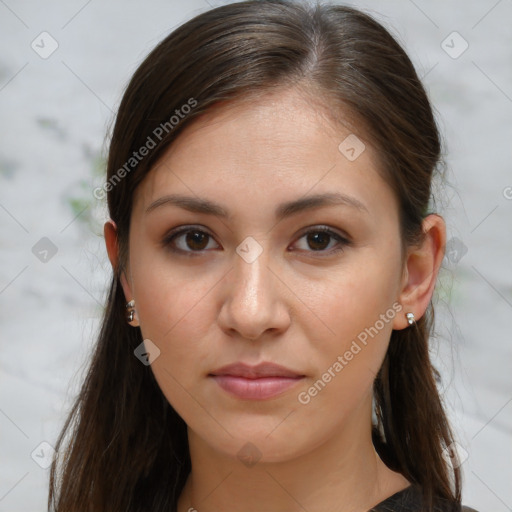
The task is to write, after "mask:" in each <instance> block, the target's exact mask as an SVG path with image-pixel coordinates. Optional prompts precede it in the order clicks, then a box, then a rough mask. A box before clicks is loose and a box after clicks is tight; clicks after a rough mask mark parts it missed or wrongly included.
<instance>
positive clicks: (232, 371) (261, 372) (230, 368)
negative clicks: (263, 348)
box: [210, 362, 304, 379]
mask: <svg viewBox="0 0 512 512" xmlns="http://www.w3.org/2000/svg"><path fill="white" fill-rule="evenodd" d="M210 375H212V376H221V375H229V376H232V377H243V378H244V379H261V378H265V377H286V378H291V379H294V378H300V377H304V375H303V374H301V373H298V372H295V371H293V370H290V369H289V368H286V367H284V366H281V365H278V364H275V363H268V362H264V363H260V364H258V365H256V366H250V365H248V364H245V363H241V362H238V363H233V364H229V365H227V366H223V367H222V368H218V369H217V370H214V371H213V372H211V373H210Z"/></svg>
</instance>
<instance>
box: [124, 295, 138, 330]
mask: <svg viewBox="0 0 512 512" xmlns="http://www.w3.org/2000/svg"><path fill="white" fill-rule="evenodd" d="M126 309H127V313H126V320H127V321H128V323H129V324H130V325H131V326H132V327H137V325H138V322H137V318H136V312H135V300H133V299H132V300H131V301H130V302H127V303H126Z"/></svg>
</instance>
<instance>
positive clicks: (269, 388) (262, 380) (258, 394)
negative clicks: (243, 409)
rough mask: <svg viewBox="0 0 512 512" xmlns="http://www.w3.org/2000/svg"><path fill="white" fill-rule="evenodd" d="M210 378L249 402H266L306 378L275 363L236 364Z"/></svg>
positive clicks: (216, 371) (215, 372)
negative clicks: (265, 400)
mask: <svg viewBox="0 0 512 512" xmlns="http://www.w3.org/2000/svg"><path fill="white" fill-rule="evenodd" d="M209 376H210V377H212V378H213V379H214V380H215V381H216V382H217V384H218V385H219V386H220V387H221V388H222V389H224V390H225V391H227V392H228V393H231V394H232V395H234V396H237V397H239V398H243V399H249V400H264V399H266V398H271V397H273V396H276V395H279V394H280V393H283V392H284V391H285V390H287V389H289V388H290V387H292V386H294V385H295V384H296V383H297V382H298V381H299V380H301V379H302V378H303V377H305V375H301V374H299V373H297V372H295V371H293V370H290V369H288V368H285V367H284V366H280V365H277V364H274V363H260V364H258V365H256V366H249V365H247V364H245V363H235V364H230V365H227V366H223V367H222V368H219V369H218V370H215V371H213V372H212V373H210V374H209Z"/></svg>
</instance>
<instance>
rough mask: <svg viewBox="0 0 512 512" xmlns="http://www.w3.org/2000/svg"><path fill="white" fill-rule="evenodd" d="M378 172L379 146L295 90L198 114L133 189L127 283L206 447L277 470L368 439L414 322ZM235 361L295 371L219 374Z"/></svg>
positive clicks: (165, 385)
mask: <svg viewBox="0 0 512 512" xmlns="http://www.w3.org/2000/svg"><path fill="white" fill-rule="evenodd" d="M347 137H349V138H348V139H347V140H345V139H346V138H347ZM362 137H363V136H362V135H361V134H359V138H360V139H362ZM344 141H345V142H344ZM340 144H341V147H340ZM377 165H378V154H376V152H374V150H373V149H372V148H371V147H370V146H369V144H368V143H367V144H366V148H364V147H363V146H362V145H361V140H358V139H356V138H354V135H353V134H351V133H350V131H349V130H348V129H346V130H344V129H342V128H340V127H339V126H334V125H332V124H331V123H329V122H328V121H326V119H325V118H324V117H322V116H321V115H319V114H318V112H317V111H315V109H314V107H312V103H311V102H308V101H307V100H306V99H304V96H300V95H299V94H298V93H297V92H296V91H286V92H281V93H279V94H277V93H276V94H273V95H269V96H267V97H265V99H264V100H260V101H259V102H253V103H245V104H239V105H238V106H235V107H230V108H229V109H219V110H218V111H215V112H214V113H213V114H209V115H208V116H206V117H203V118H201V119H199V120H198V121H197V122H195V123H194V124H193V125H191V126H190V127H189V128H188V129H187V130H185V131H184V132H183V134H182V135H180V137H179V138H178V139H177V141H176V142H175V144H174V145H173V146H172V147H171V148H170V150H169V151H168V152H167V153H166V155H165V156H164V158H163V159H162V160H161V161H160V162H159V164H158V166H157V167H155V168H154V169H152V171H151V172H150V173H149V174H148V176H147V177H146V178H145V180H144V181H143V182H142V184H141V185H140V187H139V188H138V189H137V191H136V196H135V198H134V209H133V212H132V220H131V227H130V246H129V252H130V258H129V269H128V272H127V280H123V286H124V290H125V294H126V298H127V300H130V299H132V298H133V299H135V302H136V309H137V315H138V319H139V321H140V328H141V331H142V336H143V338H144V339H145V340H151V344H149V342H146V343H147V345H146V346H147V348H149V351H150V353H151V351H153V355H155V354H157V353H158V351H156V352H155V349H154V346H156V347H158V350H159V351H160V353H159V355H158V357H156V359H155V360H154V361H153V362H152V364H151V368H152V371H153V372H154V375H155V377H156V379H157V381H158V384H159V386H160V388H161V390H162V392H163V394H164V395H165V397H166V398H167V400H168V401H169V402H170V404H171V405H172V406H173V407H174V409H175V410H176V411H177V412H178V414H179V415H180V416H181V417H182V418H183V419H184V420H185V422H186V423H187V425H188V427H189V434H193V435H194V436H195V437H196V439H200V440H201V442H203V443H205V444H206V445H209V446H211V447H215V449H216V450H219V451H221V452H223V453H224V454H226V455H229V456H236V455H237V454H239V453H242V454H243V453H244V450H246V451H247V450H249V451H250V450H253V451H256V453H257V457H258V458H259V457H261V459H262V460H266V461H277V460H286V459H291V458H293V457H296V456H298V455H300V454H304V453H307V452H308V451H310V450H312V449H313V448H315V447H316V446H319V445H320V444H321V443H323V442H325V441H326V440H327V439H329V438H334V437H335V436H337V435H339V434H340V433H341V432H342V431H343V430H344V429H347V428H354V429H363V430H364V431H365V432H368V428H369V425H370V420H371V415H370V414H371V398H372V384H373V381H374V378H375V376H376V374H377V372H378V370H379V367H380V366H381V363H382V360H383V358H384V356H385V353H386V349H387V346H388V341H389V338H390V335H391V331H392V329H393V328H397V326H399V327H398V328H403V327H404V318H405V311H403V310H401V306H400V305H399V304H398V302H397V300H398V298H399V294H400V290H401V285H402V282H401V281H402V268H401V265H400V238H399V220H398V206H397V203H396V199H395V197H394V195H393V193H392V190H391V189H390V188H389V186H388V185H387V184H386V183H385V182H384V181H383V180H382V179H381V177H380V176H379V174H378V173H377ZM171 195H172V196H175V197H177V196H180V197H181V196H183V197H186V198H188V199H186V200H185V199H183V200H182V201H181V206H180V205H178V204H175V203H173V202H172V201H170V200H169V201H165V198H168V199H169V197H168V196H171ZM324 195H330V196H331V197H333V198H335V195H339V196H340V197H342V198H343V197H345V199H344V200H333V201H331V202H328V201H327V200H325V199H324V200H321V199H319V198H320V197H321V196H324ZM313 199H314V201H313ZM199 202H208V204H209V205H215V207H216V208H218V209H219V210H220V209H222V211H223V212H224V213H225V216H221V215H215V214H211V213H208V212H206V211H199V208H198V207H197V205H198V204H199ZM187 205H188V207H187ZM285 205H286V206H285ZM294 205H295V206H294ZM203 210H205V209H204V208H203ZM322 229H327V230H328V231H327V232H322ZM177 231H179V233H178V234H176V233H177ZM171 232H172V233H171ZM308 233H309V234H308ZM173 234H176V236H173ZM237 362H242V363H245V364H247V365H250V366H252V365H257V364H259V363H261V362H271V363H276V364H279V365H282V366H284V367H286V368H288V369H289V370H291V371H292V372H293V374H295V375H297V376H298V377H297V378H284V377H282V376H281V377H275V378H273V379H270V378H267V379H261V380H260V382H257V380H255V379H252V380H249V379H246V378H242V377H238V378H237V377H223V378H220V377H218V376H217V377H213V376H212V374H213V373H215V371H216V370H217V369H219V368H220V367H223V366H225V365H228V364H231V363H237ZM233 373H236V372H233ZM275 373H279V372H274V375H275ZM224 386H225V387H224ZM249 442H250V443H252V444H253V445H255V447H256V448H254V447H253V448H251V449H249V448H248V446H250V445H248V444H247V443H249ZM249 456H250V454H249ZM239 457H240V455H239Z"/></svg>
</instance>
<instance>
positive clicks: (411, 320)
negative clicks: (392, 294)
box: [405, 313, 415, 325]
mask: <svg viewBox="0 0 512 512" xmlns="http://www.w3.org/2000/svg"><path fill="white" fill-rule="evenodd" d="M405 316H406V317H407V322H408V323H409V325H412V324H413V323H414V322H415V320H414V313H406V314H405Z"/></svg>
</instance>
